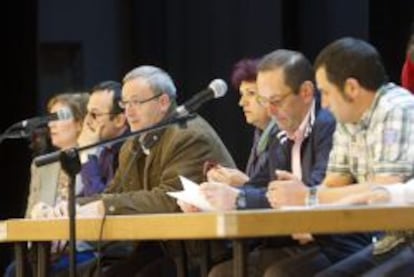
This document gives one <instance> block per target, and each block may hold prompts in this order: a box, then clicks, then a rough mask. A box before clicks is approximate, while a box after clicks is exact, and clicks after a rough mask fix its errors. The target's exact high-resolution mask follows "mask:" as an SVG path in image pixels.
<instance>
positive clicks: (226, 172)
mask: <svg viewBox="0 0 414 277" xmlns="http://www.w3.org/2000/svg"><path fill="white" fill-rule="evenodd" d="M207 180H208V181H209V182H219V183H225V184H228V185H230V186H233V187H240V186H242V185H243V184H244V183H246V182H247V181H248V180H249V176H247V175H246V174H245V173H244V172H242V171H240V170H238V169H235V168H229V167H224V166H221V165H219V164H218V165H216V166H215V167H213V168H211V169H210V170H209V171H208V172H207Z"/></svg>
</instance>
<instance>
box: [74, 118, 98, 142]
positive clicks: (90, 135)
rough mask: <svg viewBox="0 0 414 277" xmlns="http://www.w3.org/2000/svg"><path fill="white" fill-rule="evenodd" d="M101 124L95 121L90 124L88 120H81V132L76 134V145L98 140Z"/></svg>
mask: <svg viewBox="0 0 414 277" xmlns="http://www.w3.org/2000/svg"><path fill="white" fill-rule="evenodd" d="M102 128H103V124H102V123H99V122H96V123H94V124H92V122H91V121H90V120H87V119H85V120H84V121H83V125H82V130H81V133H80V134H79V136H78V141H77V142H78V145H79V146H85V145H89V144H92V143H96V142H98V141H100V138H101V133H102Z"/></svg>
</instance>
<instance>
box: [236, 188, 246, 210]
mask: <svg viewBox="0 0 414 277" xmlns="http://www.w3.org/2000/svg"><path fill="white" fill-rule="evenodd" d="M236 205H237V208H238V209H244V208H246V193H245V192H244V191H242V190H241V191H240V192H239V195H237V200H236Z"/></svg>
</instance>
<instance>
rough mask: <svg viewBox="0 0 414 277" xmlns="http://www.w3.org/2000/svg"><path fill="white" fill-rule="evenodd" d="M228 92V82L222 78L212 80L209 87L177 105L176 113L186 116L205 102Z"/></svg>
mask: <svg viewBox="0 0 414 277" xmlns="http://www.w3.org/2000/svg"><path fill="white" fill-rule="evenodd" d="M226 92H227V84H226V82H225V81H224V80H222V79H215V80H213V81H211V82H210V84H209V85H208V87H207V88H206V89H204V90H202V91H200V92H199V93H197V94H196V95H194V96H193V97H192V98H191V99H190V100H188V101H186V102H185V103H184V104H182V105H180V106H178V107H177V109H176V110H175V114H177V115H178V116H186V115H189V114H191V113H193V112H194V111H196V110H197V109H198V108H200V106H201V105H203V104H204V103H205V102H207V101H210V100H211V99H214V98H220V97H223V96H224V95H225V94H226Z"/></svg>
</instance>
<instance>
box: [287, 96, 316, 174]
mask: <svg viewBox="0 0 414 277" xmlns="http://www.w3.org/2000/svg"><path fill="white" fill-rule="evenodd" d="M314 121H315V101H312V105H311V106H310V108H309V111H308V112H307V113H306V116H305V118H304V119H303V120H302V123H301V124H300V126H299V128H298V129H297V130H296V132H295V133H294V135H293V137H292V138H291V139H293V146H292V161H291V163H292V173H293V175H295V176H296V177H297V178H298V179H299V180H301V179H302V165H301V161H302V160H301V150H300V149H301V145H302V142H303V140H304V139H305V138H306V137H307V136H308V135H309V133H310V132H311V130H312V126H313V123H314Z"/></svg>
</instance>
